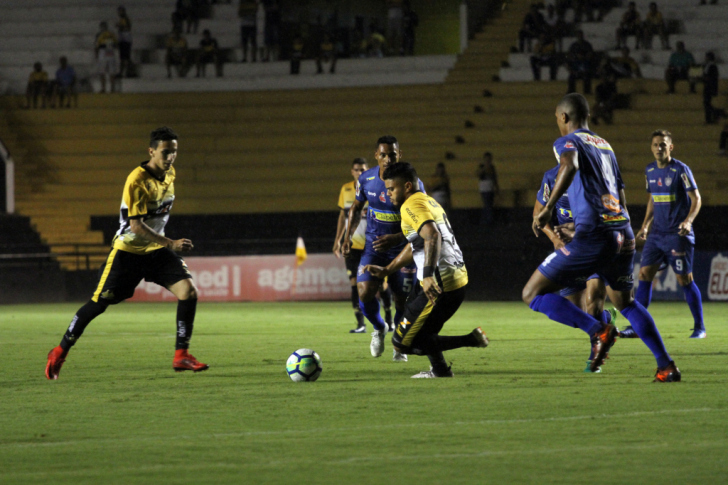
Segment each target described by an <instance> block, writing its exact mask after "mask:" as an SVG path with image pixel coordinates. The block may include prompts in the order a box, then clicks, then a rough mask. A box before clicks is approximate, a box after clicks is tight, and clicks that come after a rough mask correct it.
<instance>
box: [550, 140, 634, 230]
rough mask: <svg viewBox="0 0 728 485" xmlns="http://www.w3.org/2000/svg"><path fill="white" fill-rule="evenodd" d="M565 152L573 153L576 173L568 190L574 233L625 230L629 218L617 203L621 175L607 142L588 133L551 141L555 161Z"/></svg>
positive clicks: (621, 184) (621, 183)
mask: <svg viewBox="0 0 728 485" xmlns="http://www.w3.org/2000/svg"><path fill="white" fill-rule="evenodd" d="M567 152H577V158H576V168H577V172H576V175H575V176H574V181H573V182H572V183H571V186H569V190H568V194H569V203H570V205H571V214H572V216H573V217H574V224H575V226H576V232H577V233H584V232H594V231H598V232H601V231H605V230H619V229H624V228H626V227H629V215H628V214H627V211H626V210H625V209H624V207H622V204H621V203H620V202H619V192H620V190H622V189H623V188H624V183H623V182H622V174H621V173H620V171H619V166H618V165H617V157H616V156H615V155H614V150H612V147H611V146H610V145H609V143H607V140H605V139H604V138H601V137H599V136H598V135H596V134H595V133H593V132H591V131H589V130H583V129H582V130H577V131H575V132H573V133H570V134H568V135H566V136H562V137H561V138H559V139H558V140H556V141H555V142H554V153H555V154H556V159H557V160H559V161H560V160H561V155H563V154H564V153H567Z"/></svg>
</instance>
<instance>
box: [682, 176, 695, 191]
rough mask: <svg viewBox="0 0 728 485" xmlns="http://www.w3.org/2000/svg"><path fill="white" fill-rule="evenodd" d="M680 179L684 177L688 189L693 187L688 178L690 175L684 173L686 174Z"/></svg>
mask: <svg viewBox="0 0 728 485" xmlns="http://www.w3.org/2000/svg"><path fill="white" fill-rule="evenodd" d="M680 177H682V179H683V183H684V184H685V188H686V189H689V188H690V187H692V185H690V179H689V178H688V174H686V173H684V174H682V175H680Z"/></svg>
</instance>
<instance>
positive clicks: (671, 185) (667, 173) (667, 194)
mask: <svg viewBox="0 0 728 485" xmlns="http://www.w3.org/2000/svg"><path fill="white" fill-rule="evenodd" d="M645 184H646V185H647V192H649V193H650V195H651V197H652V204H653V205H654V207H655V220H654V223H653V226H652V231H653V232H655V233H659V234H676V233H677V232H678V231H679V230H680V223H681V222H683V221H684V220H685V218H686V217H687V216H688V213H689V212H690V206H691V205H692V201H691V200H690V196H689V195H688V192H691V191H693V190H697V188H698V186H697V184H696V183H695V179H694V178H693V173H692V172H691V171H690V168H689V167H688V166H687V165H685V164H684V163H682V162H681V161H680V160H676V159H674V158H673V159H672V160H671V161H670V163H668V164H667V166H666V167H665V168H660V167H658V166H657V162H652V163H651V164H649V165H647V169H646V170H645ZM688 236H689V237H691V238H694V237H695V234H694V233H693V230H692V228H691V229H690V234H689V235H688Z"/></svg>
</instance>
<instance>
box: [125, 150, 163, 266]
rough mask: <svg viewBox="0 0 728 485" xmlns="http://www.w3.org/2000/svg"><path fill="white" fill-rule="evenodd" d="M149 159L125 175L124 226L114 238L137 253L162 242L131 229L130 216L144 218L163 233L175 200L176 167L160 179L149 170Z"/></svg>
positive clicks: (147, 250) (153, 248)
mask: <svg viewBox="0 0 728 485" xmlns="http://www.w3.org/2000/svg"><path fill="white" fill-rule="evenodd" d="M147 163H148V162H144V163H142V164H141V166H139V167H137V168H135V169H134V170H133V171H132V172H131V173H130V174H129V177H127V179H126V184H125V185H124V193H123V194H122V197H121V210H120V215H119V224H120V226H121V227H120V228H119V231H118V232H117V233H116V238H115V239H114V247H115V248H116V249H120V250H122V251H128V252H130V253H135V254H145V253H148V252H150V251H156V250H157V249H161V248H162V246H160V245H159V244H157V243H154V242H150V241H148V240H146V239H143V238H141V237H140V236H137V235H136V234H134V233H133V232H131V222H130V220H131V219H141V220H143V221H144V223H145V224H146V225H147V226H149V227H150V228H152V229H153V230H154V231H155V232H157V233H159V234H161V235H164V227H165V226H166V225H167V221H168V220H169V212H170V211H171V210H172V204H173V203H174V178H175V171H174V167H170V169H169V170H168V171H167V173H166V174H165V175H164V179H161V180H160V179H158V178H156V177H155V176H154V175H152V173H151V172H149V171H148V170H147V168H146V165H147Z"/></svg>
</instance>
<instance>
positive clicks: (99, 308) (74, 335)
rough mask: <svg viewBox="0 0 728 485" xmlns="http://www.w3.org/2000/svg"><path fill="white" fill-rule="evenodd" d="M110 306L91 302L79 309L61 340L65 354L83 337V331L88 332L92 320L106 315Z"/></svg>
mask: <svg viewBox="0 0 728 485" xmlns="http://www.w3.org/2000/svg"><path fill="white" fill-rule="evenodd" d="M108 306H109V305H108V304H106V303H102V302H95V301H93V300H89V301H88V303H86V304H85V305H84V306H82V307H81V308H79V309H78V311H77V312H76V315H74V317H73V320H71V324H70V325H69V326H68V330H66V333H65V335H63V339H61V348H62V349H63V351H64V352H68V351H69V350H70V348H71V347H73V346H74V345H75V344H76V340H78V339H79V337H81V335H83V331H84V330H86V326H87V325H88V324H89V323H91V320H93V319H94V318H96V317H98V316H99V315H101V314H102V313H104V312H105V311H106V308H108Z"/></svg>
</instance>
